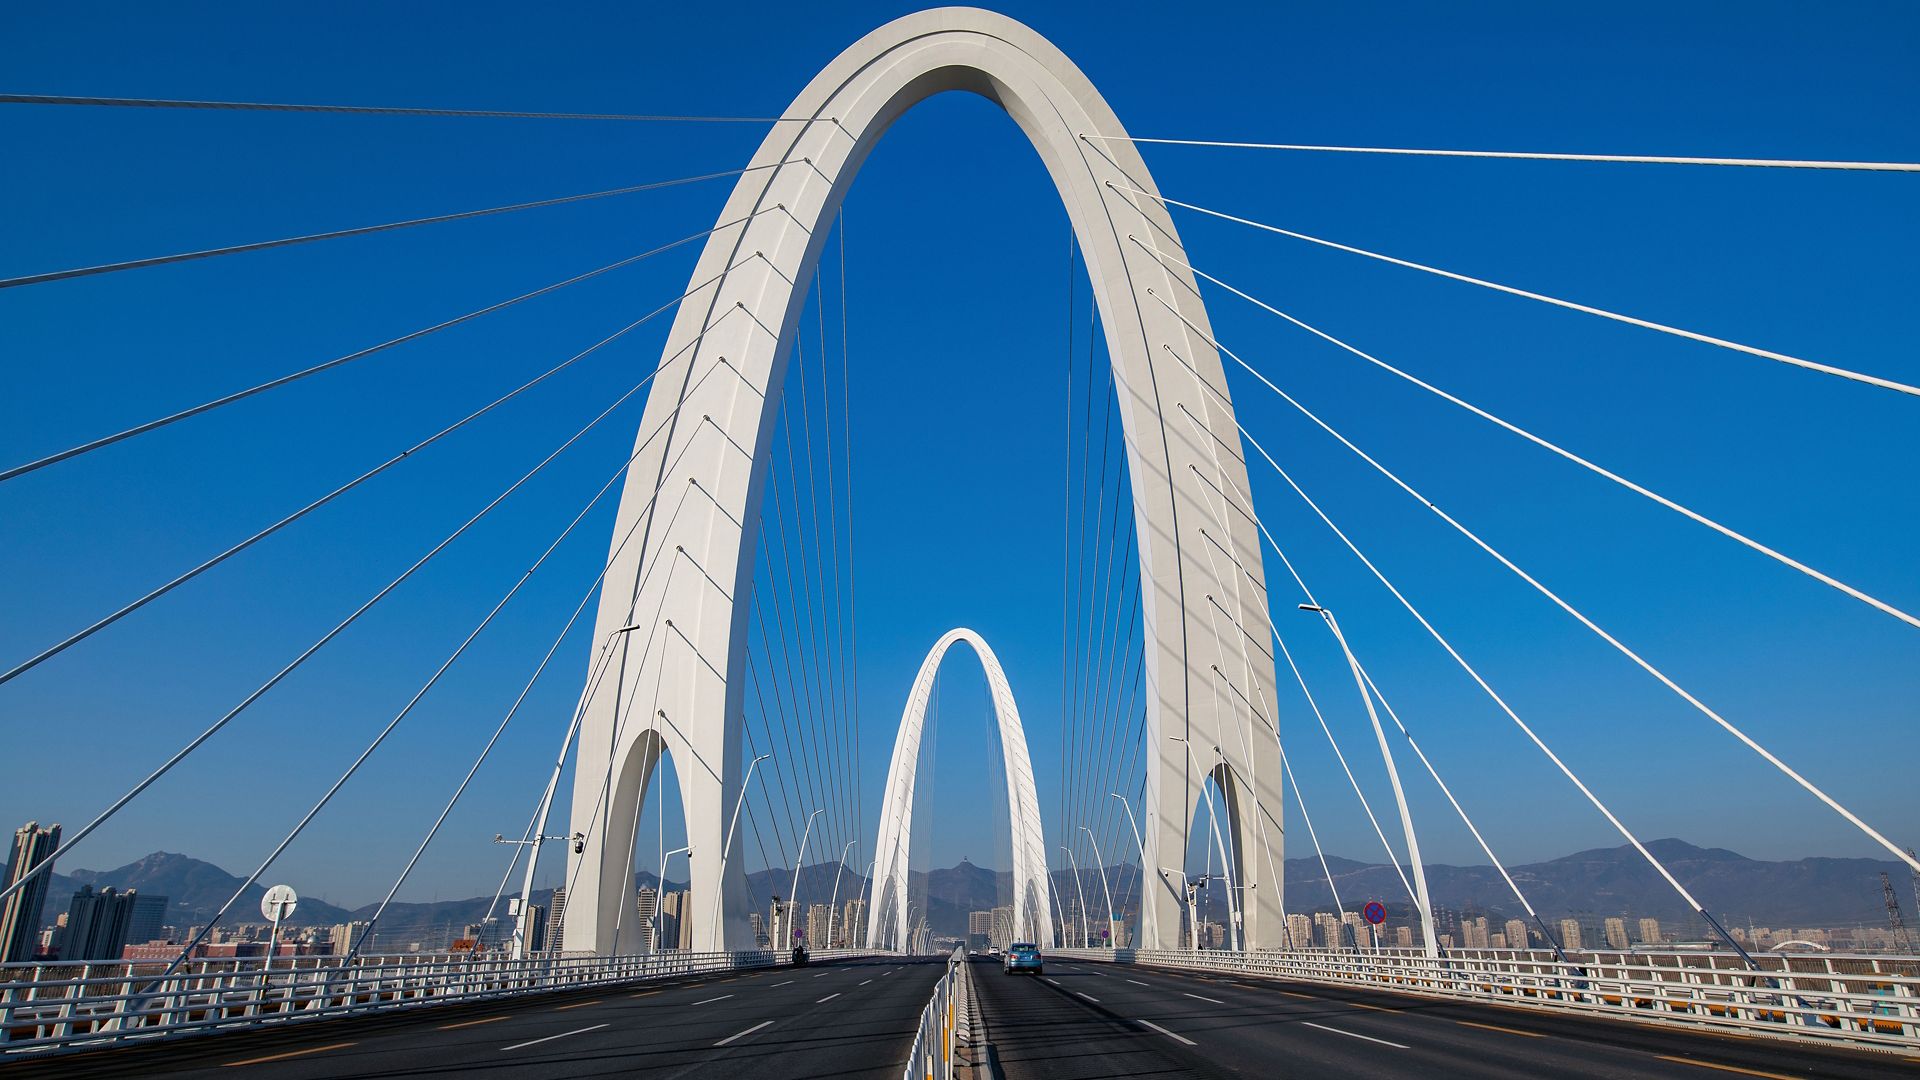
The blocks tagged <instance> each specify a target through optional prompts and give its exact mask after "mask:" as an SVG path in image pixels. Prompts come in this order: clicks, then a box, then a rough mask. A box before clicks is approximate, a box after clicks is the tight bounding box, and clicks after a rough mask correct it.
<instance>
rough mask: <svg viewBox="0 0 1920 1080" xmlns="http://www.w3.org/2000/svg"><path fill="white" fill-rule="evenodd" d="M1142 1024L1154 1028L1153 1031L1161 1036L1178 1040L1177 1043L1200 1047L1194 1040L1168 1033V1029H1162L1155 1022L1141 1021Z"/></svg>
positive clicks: (1175, 1033)
mask: <svg viewBox="0 0 1920 1080" xmlns="http://www.w3.org/2000/svg"><path fill="white" fill-rule="evenodd" d="M1140 1023H1142V1024H1145V1025H1147V1026H1148V1027H1150V1028H1152V1029H1153V1030H1155V1031H1157V1032H1159V1033H1160V1034H1162V1035H1165V1036H1166V1037H1167V1038H1169V1039H1173V1040H1176V1041H1178V1042H1183V1043H1186V1044H1187V1045H1188V1046H1198V1045H1199V1044H1198V1043H1196V1042H1194V1041H1193V1040H1192V1039H1189V1038H1187V1037H1186V1036H1185V1035H1181V1034H1179V1033H1177V1032H1172V1031H1168V1030H1167V1029H1166V1028H1163V1027H1161V1026H1160V1025H1159V1024H1156V1023H1154V1022H1153V1021H1151V1020H1142V1021H1140Z"/></svg>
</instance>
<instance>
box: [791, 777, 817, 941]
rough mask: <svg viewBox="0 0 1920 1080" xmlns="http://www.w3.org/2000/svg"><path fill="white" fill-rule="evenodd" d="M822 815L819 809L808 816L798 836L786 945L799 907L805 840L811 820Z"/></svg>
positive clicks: (808, 833) (811, 828) (809, 834)
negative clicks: (805, 826) (804, 826)
mask: <svg viewBox="0 0 1920 1080" xmlns="http://www.w3.org/2000/svg"><path fill="white" fill-rule="evenodd" d="M824 813H826V810H825V809H820V810H815V811H814V812H813V813H812V814H811V815H809V816H808V817H807V828H806V831H804V832H802V833H801V834H800V854H799V855H796V856H794V860H793V888H791V889H788V890H787V941H786V944H787V945H792V944H793V914H794V911H795V910H796V909H798V908H799V906H800V867H801V866H803V865H805V864H806V861H807V838H808V837H810V836H812V835H813V819H814V818H817V817H819V816H820V815H821V814H824Z"/></svg>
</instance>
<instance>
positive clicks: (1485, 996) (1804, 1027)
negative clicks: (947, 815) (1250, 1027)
mask: <svg viewBox="0 0 1920 1080" xmlns="http://www.w3.org/2000/svg"><path fill="white" fill-rule="evenodd" d="M1053 952H1054V954H1055V955H1060V956H1067V957H1077V958H1080V959H1087V960H1102V961H1109V962H1114V963H1122V964H1146V965H1151V966H1155V967H1166V968H1184V969H1188V970H1199V971H1208V972H1224V973H1229V974H1236V975H1251V976H1256V977H1266V978H1275V979H1294V980H1298V981H1301V982H1317V983H1338V984H1343V985H1349V986H1364V987H1370V988H1373V989H1381V990H1390V991H1393V992H1395V993H1405V994H1420V995H1424V996H1430V997H1443V998H1454V999H1461V1000H1470V1001H1475V1002H1479V1003H1483V1004H1499V1005H1510V1006H1517V1007H1522V1008H1531V1009H1543V1010H1563V1011H1574V1012H1581V1013H1588V1014H1592V1015H1596V1016H1606V1017H1610V1018H1613V1019H1625V1020H1633V1021H1638V1022H1644V1023H1659V1024H1670V1025H1678V1026H1685V1027H1696V1028H1705V1029H1711V1030H1715V1031H1721V1032H1729V1033H1734V1034H1740V1035H1758V1036H1767V1037H1772V1038H1785V1039H1798V1040H1803V1041H1811V1042H1823V1043H1847V1044H1852V1045H1857V1046H1866V1047H1875V1048H1879V1049H1885V1050H1897V1051H1903V1052H1912V1051H1914V1050H1916V1049H1920V957H1916V956H1887V955H1872V954H1832V953H1823V954H1819V955H1802V954H1792V955H1786V954H1759V955H1756V956H1755V957H1754V961H1755V962H1756V963H1757V964H1758V965H1759V966H1760V970H1755V969H1753V968H1751V967H1748V966H1746V964H1745V963H1744V962H1743V961H1742V960H1741V958H1740V957H1738V956H1735V955H1734V954H1732V953H1722V952H1614V951H1605V952H1570V953H1569V954H1568V960H1567V961H1565V962H1563V961H1561V960H1560V959H1559V958H1557V957H1556V956H1555V955H1554V954H1553V953H1552V952H1550V951H1545V950H1541V951H1533V950H1515V949H1469V950H1458V951H1450V952H1449V953H1447V954H1445V955H1443V956H1441V957H1440V958H1438V959H1434V958H1431V957H1428V956H1426V955H1425V954H1424V953H1422V952H1421V951H1420V950H1418V949H1378V950H1361V951H1351V950H1346V951H1342V950H1333V949H1297V950H1260V951H1255V952H1222V951H1204V950H1203V951H1200V952H1193V951H1187V950H1148V949H1057V950H1053Z"/></svg>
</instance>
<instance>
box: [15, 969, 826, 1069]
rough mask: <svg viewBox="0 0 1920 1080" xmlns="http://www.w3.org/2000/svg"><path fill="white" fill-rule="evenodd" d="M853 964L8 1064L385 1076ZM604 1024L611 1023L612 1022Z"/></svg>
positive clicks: (475, 1060) (438, 1009) (469, 1063)
mask: <svg viewBox="0 0 1920 1080" xmlns="http://www.w3.org/2000/svg"><path fill="white" fill-rule="evenodd" d="M856 967H857V964H856V963H848V962H838V963H834V964H831V965H823V966H822V967H820V968H816V969H793V968H790V967H784V966H783V967H777V968H770V969H761V970H758V971H755V972H750V973H735V974H727V973H717V974H714V975H708V976H692V977H684V978H676V979H672V980H659V981H654V980H646V981H636V982H633V983H626V984H621V985H619V986H609V987H596V988H592V989H585V990H577V991H565V992H559V993H554V994H541V995H529V996H525V997H513V998H500V999H495V1000H491V1001H485V1002H472V1003H464V1004H456V1005H447V1006H435V1007H427V1008H420V1009H409V1010H407V1011H405V1012H403V1013H387V1014H382V1015H375V1016H364V1017H353V1018H342V1019H337V1020H322V1021H315V1022H313V1023H295V1024H289V1025H285V1026H282V1027H278V1028H274V1029H266V1030H256V1031H230V1032H221V1033H214V1034H209V1035H204V1036H196V1037H193V1038H187V1039H182V1040H179V1041H173V1042H163V1043H155V1044H152V1045H149V1046H134V1047H121V1048H116V1049H112V1050H103V1051H97V1052H88V1053H83V1054H67V1055H58V1056H53V1057H48V1058H45V1059H34V1060H29V1061H22V1062H16V1063H11V1064H8V1065H6V1066H5V1069H6V1071H7V1073H8V1074H9V1076H21V1077H38V1076H60V1077H69V1076H81V1075H85V1076H101V1077H140V1076H154V1075H165V1076H172V1077H190V1076H214V1075H221V1076H226V1077H229V1078H230V1077H231V1076H232V1075H234V1074H232V1073H226V1072H223V1071H220V1070H224V1069H226V1068H229V1067H233V1066H239V1065H244V1066H246V1067H248V1068H249V1070H250V1071H252V1072H256V1073H261V1074H265V1075H271V1076H275V1077H282V1076H284V1077H288V1078H303V1077H357V1076H381V1075H386V1074H387V1072H386V1063H385V1062H383V1060H382V1059H386V1058H393V1059H396V1060H399V1059H404V1060H406V1061H409V1062H411V1063H413V1064H414V1065H415V1067H416V1069H418V1068H422V1067H424V1068H432V1067H434V1066H436V1065H439V1064H446V1063H449V1062H457V1063H459V1064H460V1065H461V1066H462V1067H464V1068H485V1067H490V1066H492V1065H493V1064H495V1062H493V1061H492V1060H490V1059H489V1056H490V1055H492V1054H497V1053H499V1052H500V1048H501V1047H504V1046H507V1045H513V1044H516V1043H519V1042H523V1041H525V1040H528V1039H535V1038H541V1037H545V1036H548V1035H554V1034H562V1033H565V1032H569V1031H578V1030H579V1029H581V1028H586V1027H589V1026H591V1025H592V1024H597V1023H600V1022H602V1021H601V1020H599V1019H595V1020H590V1021H582V1020H579V1019H578V1016H579V1014H582V1013H590V1012H596V1011H600V1010H603V1009H605V1008H607V1007H609V1006H610V1005H614V1003H617V1002H629V1003H637V1002H645V1001H652V1000H656V999H657V1000H658V1001H659V1003H660V1004H661V1005H662V1006H671V1005H682V1006H685V1005H691V1004H693V1003H694V1002H696V1001H700V1000H704V999H706V998H710V997H713V996H715V995H716V994H717V993H724V992H725V991H726V988H727V987H728V986H729V985H731V984H739V985H742V986H754V987H760V988H769V987H772V986H773V985H774V984H780V983H787V982H790V981H791V982H792V985H795V986H797V985H799V981H798V980H794V979H793V974H794V973H796V972H797V973H798V974H799V979H800V980H811V979H812V978H813V976H814V975H822V976H829V977H827V978H825V979H824V980H823V981H827V982H831V981H833V980H832V977H831V976H833V975H834V973H836V972H841V971H845V972H851V971H853V970H855V969H856ZM716 988H717V989H716ZM816 996H818V995H816ZM795 1000H798V995H797V994H796V995H795ZM616 1007H617V1006H616ZM608 1023H609V1026H610V1027H611V1026H612V1022H611V1021H608ZM0 1060H4V1059H0ZM403 1071H404V1070H403Z"/></svg>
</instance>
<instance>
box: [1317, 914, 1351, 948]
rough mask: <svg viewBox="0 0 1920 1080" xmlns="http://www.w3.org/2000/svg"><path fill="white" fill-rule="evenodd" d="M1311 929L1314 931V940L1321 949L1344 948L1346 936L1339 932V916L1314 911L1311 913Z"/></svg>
mask: <svg viewBox="0 0 1920 1080" xmlns="http://www.w3.org/2000/svg"><path fill="white" fill-rule="evenodd" d="M1313 927H1314V930H1315V933H1314V939H1315V941H1316V942H1318V944H1319V945H1320V947H1321V948H1323V949H1340V948H1345V947H1346V944H1347V942H1346V935H1345V934H1344V933H1343V932H1342V930H1341V926H1340V917H1339V916H1337V915H1329V914H1327V913H1326V912H1324V911H1316V912H1314V913H1313Z"/></svg>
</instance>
